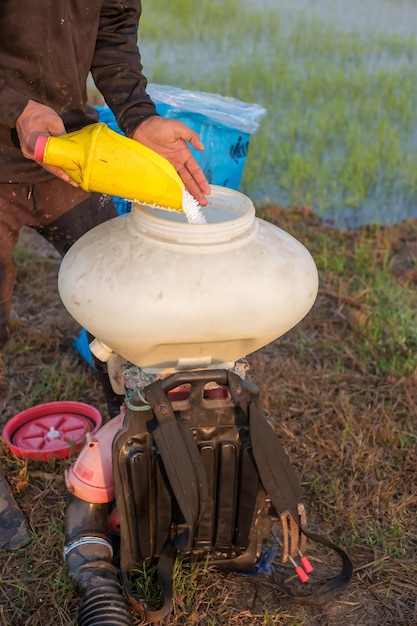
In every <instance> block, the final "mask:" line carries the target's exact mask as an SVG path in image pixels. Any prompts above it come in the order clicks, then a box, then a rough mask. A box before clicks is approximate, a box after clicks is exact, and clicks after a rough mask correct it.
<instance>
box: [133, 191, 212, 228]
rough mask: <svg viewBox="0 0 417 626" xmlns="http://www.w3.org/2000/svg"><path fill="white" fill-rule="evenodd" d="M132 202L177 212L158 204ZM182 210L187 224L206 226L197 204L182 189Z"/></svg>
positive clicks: (187, 192) (188, 193) (192, 197)
mask: <svg viewBox="0 0 417 626" xmlns="http://www.w3.org/2000/svg"><path fill="white" fill-rule="evenodd" d="M133 202H137V203H138V204H145V205H146V206H149V207H151V209H163V210H164V211H177V209H169V208H168V207H165V206H160V205H158V204H149V203H148V202H141V201H140V200H134V201H133ZM182 210H183V211H184V215H185V216H186V218H187V222H188V223H189V224H207V220H206V218H205V216H204V213H203V211H202V210H201V206H200V204H199V202H198V201H197V200H196V199H195V198H194V196H192V195H191V194H190V192H189V191H187V190H186V189H183V192H182Z"/></svg>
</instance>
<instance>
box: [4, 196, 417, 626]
mask: <svg viewBox="0 0 417 626" xmlns="http://www.w3.org/2000/svg"><path fill="white" fill-rule="evenodd" d="M260 213H261V215H262V217H264V218H265V219H268V220H269V221H271V222H273V223H275V224H277V225H279V226H280V227H282V228H283V229H284V230H286V231H287V232H290V233H291V234H293V235H294V236H296V237H297V238H298V239H299V240H300V241H302V242H303V243H304V244H305V245H306V246H307V248H308V249H309V250H310V251H311V252H312V254H313V257H314V258H315V259H316V262H317V265H318V268H319V272H320V289H319V295H318V298H317V301H316V303H315V306H314V307H313V310H312V311H311V313H310V314H309V315H308V316H307V317H306V319H305V320H303V322H301V323H300V324H299V325H298V326H297V327H296V328H294V329H293V330H292V331H290V332H289V333H287V334H286V335H285V336H283V337H281V338H279V339H278V340H276V341H275V342H272V343H271V344H269V345H268V346H265V348H263V349H262V350H259V351H258V352H257V353H255V354H253V355H250V366H251V369H250V371H249V378H250V380H252V381H253V382H254V383H255V384H257V385H258V386H259V387H260V390H261V398H262V403H263V406H264V411H265V413H266V414H267V415H269V416H270V417H271V419H274V420H275V422H276V425H277V429H278V432H279V434H280V437H281V440H282V442H283V444H284V445H285V447H286V449H287V451H288V453H289V454H290V457H291V460H292V462H293V464H294V466H295V468H296V470H297V471H298V473H299V474H300V475H301V477H302V483H303V487H304V492H305V498H304V501H305V502H306V505H307V511H308V516H309V519H310V524H311V525H312V529H313V530H316V531H318V532H320V533H322V534H325V535H327V536H329V537H330V538H332V539H333V540H334V541H336V542H337V543H339V544H340V545H341V546H344V547H345V548H346V549H347V550H348V551H349V554H350V555H351V557H352V559H353V561H354V564H355V568H356V577H355V580H354V582H353V583H352V584H351V585H350V586H349V587H348V588H347V590H346V591H345V592H344V594H343V596H342V597H341V599H340V601H335V602H332V603H330V604H329V605H326V606H325V607H322V608H320V609H317V610H315V609H314V608H308V609H307V608H304V607H300V606H298V605H296V604H294V603H293V602H292V601H291V600H288V599H286V598H285V597H284V596H283V595H282V594H281V593H279V592H278V591H277V590H276V589H275V588H274V587H273V585H272V584H271V583H270V582H268V580H267V579H264V578H262V579H257V580H252V579H251V580H249V579H245V578H242V577H239V576H234V575H223V574H221V573H218V572H215V571H212V570H210V569H208V568H206V567H205V566H204V564H203V565H201V567H195V566H188V565H185V564H181V563H179V564H178V565H177V569H176V579H175V594H174V600H175V605H174V623H175V624H178V625H180V624H190V625H191V624H196V623H198V624H201V625H202V626H211V625H212V624H216V625H219V626H230V625H238V626H249V625H253V624H256V625H257V626H269V625H271V624H274V625H275V624H277V625H280V626H281V625H282V626H289V625H293V626H298V625H300V626H301V625H302V626H318V625H319V624H320V625H322V624H326V626H339V624H340V623H346V624H348V625H349V626H358V625H361V626H362V625H363V626H379V624H389V623H398V620H401V619H410V620H412V618H413V615H414V613H413V611H414V603H415V584H414V583H413V582H412V581H413V577H415V573H416V570H415V564H414V559H415V556H414V555H415V548H416V544H415V537H416V535H417V527H416V520H417V488H416V485H415V476H416V472H417V466H416V458H417V455H416V454H415V451H416V446H417V430H416V426H415V407H416V405H417V396H416V385H415V380H416V375H417V373H416V372H417V367H416V362H415V350H414V349H411V348H410V346H412V345H414V344H413V343H412V342H413V341H414V342H415V326H413V324H412V321H413V319H412V316H411V313H408V311H412V310H415V308H416V305H417V302H416V299H417V296H416V291H415V284H416V283H417V274H416V268H415V253H414V251H415V249H416V246H417V225H416V222H415V221H414V222H408V223H404V224H401V225H399V226H397V227H378V228H363V229H360V230H358V231H355V232H342V231H338V230H335V229H330V228H328V227H325V226H323V225H322V224H321V223H320V219H319V218H318V217H317V216H316V215H314V214H313V213H311V212H310V211H308V210H306V209H291V210H283V209H282V208H280V207H272V206H270V207H266V208H264V209H263V210H262V211H261V212H260ZM35 244H36V240H35V242H34V241H33V239H29V241H25V240H23V241H22V243H21V245H19V247H18V249H17V251H16V255H15V262H16V265H17V268H18V282H17V285H16V291H15V298H14V310H15V325H14V328H13V336H12V339H11V341H10V342H9V344H8V345H7V346H6V348H5V350H4V352H3V354H2V357H1V360H0V398H1V404H0V407H1V408H0V420H1V424H4V423H5V422H6V421H7V420H8V419H10V417H12V416H13V415H14V414H15V413H17V412H18V411H20V410H22V409H24V408H25V407H27V406H30V405H33V404H36V403H40V402H47V401H50V400H53V399H66V400H69V399H73V400H74V399H75V400H79V401H84V402H88V403H90V404H93V405H94V406H96V407H98V408H99V409H100V410H101V411H102V413H103V415H105V414H106V410H105V406H104V401H103V396H102V391H101V388H100V387H99V385H98V383H97V381H96V380H95V377H94V375H93V373H92V371H91V370H90V369H89V368H88V366H87V365H86V364H85V362H84V361H82V360H81V358H78V357H77V355H76V354H75V351H74V347H73V346H72V344H71V340H72V337H74V336H75V335H76V334H77V333H78V327H77V325H76V324H75V323H74V322H73V321H72V320H71V319H70V318H69V316H68V315H67V313H66V312H65V310H64V309H63V307H62V305H61V304H60V302H59V301H58V300H57V298H56V293H55V292H54V291H53V290H52V289H51V288H50V286H51V284H54V283H55V281H56V275H57V271H58V265H59V261H58V259H57V258H48V262H43V261H42V257H43V256H44V253H42V254H40V253H39V252H36V245H35ZM27 249H31V250H32V253H31V254H26V253H25V250H27ZM33 250H35V252H33ZM384 294H385V295H384ZM386 294H388V295H386ZM29 296H30V298H31V300H32V301H33V304H31V303H30V306H29V307H28V306H27V300H28V297H29ZM388 296H389V297H388ZM36 303H37V306H36ZM402 309H403V311H402ZM401 311H402V313H403V314H402V315H401V314H400V313H401ZM408 316H409V317H408ZM384 328H385V329H394V330H395V333H394V332H388V331H387V330H386V331H385V332H381V329H384ZM375 337H378V338H379V339H378V341H375ZM404 338H405V340H404ZM399 346H400V347H401V346H402V347H403V349H402V350H400V349H399ZM0 453H1V458H2V464H3V467H4V469H5V471H6V474H7V477H8V479H9V481H10V484H11V486H12V489H13V491H14V493H15V496H16V498H17V500H18V502H19V504H20V506H21V508H22V509H23V511H24V512H25V513H26V515H27V516H28V518H29V520H30V522H31V525H32V527H33V529H34V537H33V542H32V544H31V545H30V546H29V547H28V548H26V549H24V550H21V551H20V552H19V553H17V554H8V553H5V552H2V553H1V559H2V585H1V587H0V598H1V600H0V624H1V625H2V626H9V625H12V624H13V626H55V625H57V626H70V625H72V624H74V623H75V621H76V615H77V610H78V606H79V596H78V594H77V593H76V591H74V590H73V588H72V586H71V583H70V581H69V578H68V574H67V572H66V569H65V566H64V564H63V562H62V556H61V550H62V542H63V523H64V516H65V502H66V488H65V483H64V472H65V469H66V468H67V467H68V466H69V464H70V463H71V460H70V459H63V460H59V461H54V462H50V463H36V462H34V461H25V460H19V459H16V458H13V457H12V456H11V455H10V453H9V452H8V451H7V449H6V447H5V446H1V449H0ZM40 546H41V547H42V549H40ZM309 555H310V557H311V558H314V559H316V558H317V556H319V555H318V554H317V553H316V551H315V550H314V546H310V548H309ZM141 584H142V588H143V589H141V595H142V591H144V592H145V591H146V593H147V594H148V597H149V598H151V599H152V597H154V595H153V594H155V590H154V588H153V587H152V586H151V584H150V579H147V578H146V577H143V579H141ZM144 595H146V594H145V593H144ZM395 620H397V622H396V621H395ZM140 623H141V621H140V618H139V616H134V617H133V624H134V626H137V625H139V624H140ZM400 623H401V621H400ZM404 623H407V622H406V621H405V622H404ZM409 623H412V621H410V622H409Z"/></svg>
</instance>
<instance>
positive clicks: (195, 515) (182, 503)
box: [143, 380, 208, 551]
mask: <svg viewBox="0 0 417 626" xmlns="http://www.w3.org/2000/svg"><path fill="white" fill-rule="evenodd" d="M143 394H144V396H145V397H146V399H147V401H148V402H149V404H150V406H151V408H152V411H153V413H154V415H155V417H156V419H157V422H158V425H157V426H156V428H155V429H154V430H153V431H152V435H153V438H154V440H155V443H156V445H157V447H158V450H159V454H160V455H161V459H162V463H163V465H164V468H165V471H166V474H167V477H168V480H169V483H170V486H171V488H172V491H173V493H174V495H175V498H176V500H177V503H178V506H179V508H180V510H181V512H182V514H183V516H184V521H185V523H186V526H187V529H188V532H187V533H183V534H182V536H181V542H180V543H177V547H178V548H179V549H181V550H184V551H185V550H187V549H189V548H191V542H192V535H193V530H194V528H195V525H196V524H197V522H198V519H199V517H200V515H201V513H202V511H203V509H204V506H205V504H206V502H207V501H208V486H207V478H206V474H205V471H204V465H203V462H202V460H201V455H200V452H199V450H198V447H197V444H196V442H195V440H194V437H193V434H192V432H191V430H190V429H189V428H188V425H187V423H186V422H185V421H184V420H182V419H177V418H176V417H175V415H174V412H173V410H172V406H171V403H170V401H169V399H168V396H167V395H166V393H165V392H164V390H163V388H162V385H161V381H160V380H157V381H155V382H154V383H152V384H151V385H148V386H147V387H145V388H144V390H143Z"/></svg>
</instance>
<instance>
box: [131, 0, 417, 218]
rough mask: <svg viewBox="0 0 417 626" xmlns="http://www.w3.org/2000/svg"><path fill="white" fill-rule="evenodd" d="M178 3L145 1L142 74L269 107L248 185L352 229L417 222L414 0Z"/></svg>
mask: <svg viewBox="0 0 417 626" xmlns="http://www.w3.org/2000/svg"><path fill="white" fill-rule="evenodd" d="M179 5H181V7H180V8H181V10H180V8H178V10H174V8H172V11H171V9H168V10H167V5H166V3H163V2H162V0H155V1H154V2H153V3H149V4H146V5H145V7H144V12H143V18H142V31H141V32H142V38H141V39H140V48H141V52H142V59H143V63H144V68H145V73H146V74H147V76H148V77H149V78H150V80H151V82H154V83H160V84H170V85H175V86H177V87H181V88H183V89H189V90H200V91H208V92H213V93H219V94H222V95H226V96H230V97H234V98H238V99H240V100H243V101H245V102H255V103H258V104H261V105H262V106H263V107H265V109H266V110H267V115H266V116H265V117H264V118H263V119H262V121H261V123H260V127H259V129H258V131H257V132H256V133H255V134H253V135H252V136H251V139H250V146H249V154H248V157H247V160H246V165H245V170H244V176H243V179H242V183H241V186H240V190H241V191H243V192H244V193H246V194H247V195H249V196H250V197H251V198H252V199H253V200H254V201H255V203H258V204H263V203H279V204H281V205H283V206H288V205H291V204H297V205H310V206H312V207H313V209H314V210H315V211H317V212H320V213H321V214H322V215H323V216H324V217H325V219H326V220H328V221H331V222H333V223H334V224H335V225H337V226H342V227H347V228H354V227H356V226H358V225H361V224H364V223H372V222H373V223H375V222H376V223H393V222H398V221H402V220H404V219H407V218H409V217H411V218H417V2H416V0H350V1H349V2H348V1H346V0H223V1H222V2H220V1H217V2H216V1H214V2H207V1H204V0H202V1H201V2H200V3H197V4H195V3H193V2H191V1H190V0H179ZM169 6H171V5H169ZM164 9H165V10H164ZM170 11H171V12H170Z"/></svg>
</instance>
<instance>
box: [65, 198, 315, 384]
mask: <svg viewBox="0 0 417 626" xmlns="http://www.w3.org/2000/svg"><path fill="white" fill-rule="evenodd" d="M203 213H204V215H205V218H206V221H207V223H206V224H195V223H188V222H187V218H186V216H185V215H184V214H181V213H178V212H174V211H172V212H171V211H167V210H164V209H154V208H151V207H149V206H141V205H134V206H133V208H132V211H131V212H130V213H128V214H126V215H122V216H120V217H116V218H114V219H113V220H111V221H109V222H106V223H104V224H101V225H100V226H97V227H96V228H94V229H93V230H91V231H90V232H88V233H87V234H85V235H84V236H83V237H81V239H79V240H78V241H77V242H76V243H75V244H74V245H73V246H72V247H71V248H70V250H69V251H68V252H67V254H66V256H65V258H64V259H63V261H62V264H61V268H60V272H59V278H58V286H59V293H60V296H61V298H62V301H63V303H64V305H65V307H66V308H67V310H68V311H69V312H70V314H71V315H72V316H73V317H74V319H75V320H76V321H77V322H79V323H80V324H81V325H82V326H83V327H84V328H86V329H87V330H88V331H89V332H90V333H92V334H93V335H94V336H95V337H97V339H98V341H97V342H95V346H94V345H93V346H92V349H93V351H95V353H96V354H97V356H99V358H102V359H103V360H105V359H106V358H107V357H109V356H110V355H111V354H112V352H113V353H116V354H118V355H120V356H122V357H123V358H124V359H126V360H128V361H130V362H131V363H133V364H135V365H137V366H138V367H140V368H141V369H143V370H144V371H148V372H150V373H153V372H157V371H159V370H161V369H166V368H174V369H179V370H181V369H196V368H223V367H224V368H229V367H232V366H233V365H234V363H235V361H237V360H238V359H240V358H243V357H245V356H247V355H248V354H250V353H252V352H254V351H255V350H257V349H259V348H261V347H263V346H265V345H266V344H268V343H269V342H271V341H273V340H274V339H276V338H277V337H280V336H281V335H283V334H284V333H286V332H287V331H288V330H289V329H290V328H292V327H293V326H295V325H296V324H297V323H298V322H299V321H300V320H301V319H302V318H303V317H304V316H305V315H306V314H307V313H308V311H309V310H310V309H311V307H312V305H313V303H314V301H315V298H316V295H317V288H318V276H317V270H316V266H315V263H314V261H313V259H312V257H311V255H310V253H309V252H308V250H307V249H306V248H305V247H304V246H303V245H302V244H301V243H300V242H299V241H297V240H296V239H295V238H294V237H292V236H291V235H289V234H288V233H286V232H284V231H283V230H281V229H280V228H278V227H276V226H274V225H272V224H270V223H268V222H266V221H264V220H261V219H259V218H257V217H256V216H255V209H254V206H253V204H252V202H251V200H250V199H249V198H248V197H246V196H245V195H243V194H241V193H240V192H238V191H235V190H232V189H227V188H223V187H218V186H213V187H212V193H211V196H209V204H208V206H206V207H204V208H203Z"/></svg>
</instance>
